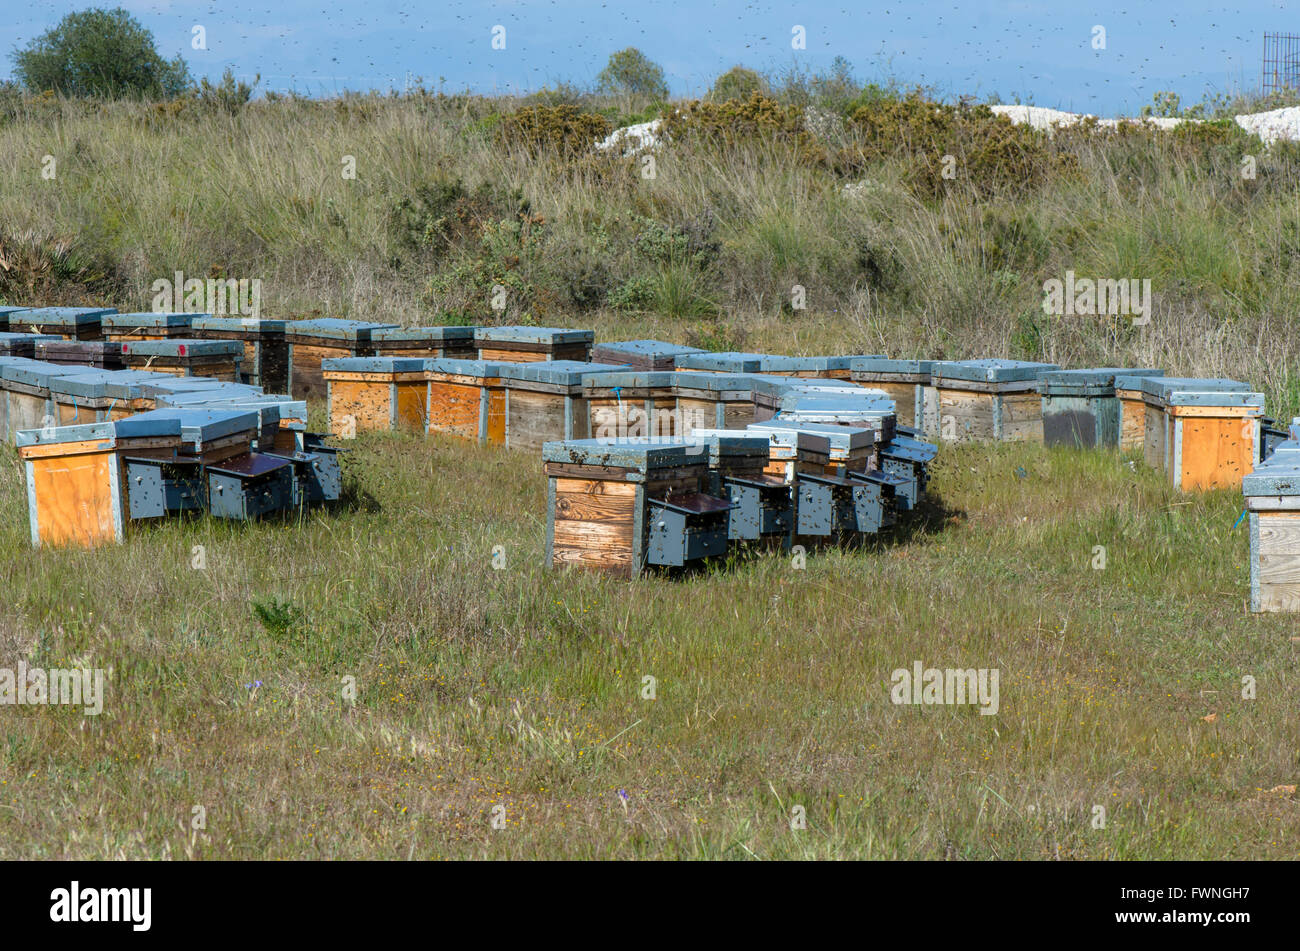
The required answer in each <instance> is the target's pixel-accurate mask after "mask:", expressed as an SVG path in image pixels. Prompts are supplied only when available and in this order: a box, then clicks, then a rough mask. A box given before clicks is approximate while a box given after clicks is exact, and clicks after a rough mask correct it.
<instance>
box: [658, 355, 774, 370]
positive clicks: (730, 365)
mask: <svg viewBox="0 0 1300 951" xmlns="http://www.w3.org/2000/svg"><path fill="white" fill-rule="evenodd" d="M764 359H770V355H769V354H766V353H741V352H739V351H727V352H723V353H708V352H705V351H701V352H700V353H690V354H686V355H685V356H682V357H679V358H678V359H677V369H678V370H684V371H686V372H688V373H758V372H759V368H760V367H761V366H762V365H763V360H764Z"/></svg>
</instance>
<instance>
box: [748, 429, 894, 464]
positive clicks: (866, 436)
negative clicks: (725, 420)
mask: <svg viewBox="0 0 1300 951" xmlns="http://www.w3.org/2000/svg"><path fill="white" fill-rule="evenodd" d="M748 430H749V432H753V433H761V434H763V435H767V434H769V433H771V434H788V435H785V437H784V438H786V439H800V440H801V441H803V440H808V438H809V437H816V438H817V439H818V440H819V442H817V443H814V444H813V445H815V446H816V447H818V448H820V446H821V445H822V443H821V442H820V440H825V443H824V445H825V446H826V462H825V463H824V464H823V465H822V468H821V470H820V471H817V470H816V469H815V468H814V467H813V466H811V465H805V466H803V467H797V468H796V471H795V475H796V477H797V475H798V473H799V472H809V473H811V474H813V475H833V476H840V477H845V476H847V474H848V473H850V472H864V471H866V470H867V469H870V468H871V466H872V462H873V460H874V458H875V452H876V442H877V440H878V434H877V431H876V430H874V429H871V428H869V427H864V426H843V425H833V424H826V423H804V422H797V421H790V420H782V419H770V420H767V421H766V422H762V423H752V424H751V425H750V426H749V427H748ZM809 442H811V440H809ZM809 458H813V456H812V455H811V453H810V454H809Z"/></svg>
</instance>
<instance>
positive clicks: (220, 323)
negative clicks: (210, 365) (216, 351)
mask: <svg viewBox="0 0 1300 951" xmlns="http://www.w3.org/2000/svg"><path fill="white" fill-rule="evenodd" d="M285 325H286V321H283V320H263V319H262V318H258V317H210V316H207V315H196V316H195V317H194V320H193V321H192V322H191V324H190V336H191V337H193V338H194V339H196V340H238V341H239V342H240V343H241V344H243V347H244V357H243V360H241V361H240V364H239V376H240V379H239V382H241V383H251V384H252V385H254V386H260V387H262V389H264V390H270V391H274V392H277V393H278V392H283V391H285V390H288V389H289V345H288V343H286V342H285V339H284V328H285Z"/></svg>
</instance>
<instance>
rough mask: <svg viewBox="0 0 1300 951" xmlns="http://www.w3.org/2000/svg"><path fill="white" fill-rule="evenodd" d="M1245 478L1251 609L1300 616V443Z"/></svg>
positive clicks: (1284, 447)
mask: <svg viewBox="0 0 1300 951" xmlns="http://www.w3.org/2000/svg"><path fill="white" fill-rule="evenodd" d="M1279 449H1280V450H1281V451H1279V452H1277V453H1275V454H1274V455H1273V456H1272V457H1270V459H1269V460H1268V461H1267V462H1266V463H1264V464H1263V465H1261V466H1260V467H1259V468H1258V469H1256V470H1255V471H1254V472H1252V473H1250V474H1249V475H1247V476H1245V477H1244V478H1243V479H1242V483H1241V491H1242V495H1244V496H1245V501H1246V511H1247V512H1248V513H1249V519H1250V609H1251V610H1252V611H1256V612H1259V611H1271V612H1295V611H1300V442H1297V441H1296V440H1295V439H1294V438H1292V439H1289V440H1286V441H1285V442H1283V443H1282V444H1281V445H1280V447H1279Z"/></svg>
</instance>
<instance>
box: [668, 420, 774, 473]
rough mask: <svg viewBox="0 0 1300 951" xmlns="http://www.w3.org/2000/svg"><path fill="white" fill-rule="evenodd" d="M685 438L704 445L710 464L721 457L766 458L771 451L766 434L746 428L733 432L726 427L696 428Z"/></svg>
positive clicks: (713, 463)
mask: <svg viewBox="0 0 1300 951" xmlns="http://www.w3.org/2000/svg"><path fill="white" fill-rule="evenodd" d="M686 438H687V439H689V440H691V441H693V442H695V443H697V444H699V445H702V446H704V448H705V449H706V450H707V452H708V454H709V463H710V465H714V466H716V465H717V464H718V463H719V462H721V461H722V459H723V458H735V457H761V458H763V459H766V458H767V457H768V453H769V452H770V451H771V444H770V443H769V442H768V439H767V436H766V435H764V434H762V433H751V432H749V431H748V430H742V431H740V432H735V431H732V430H726V429H706V430H701V429H697V430H695V431H694V432H692V433H691V435H690V436H688V437H686Z"/></svg>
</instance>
